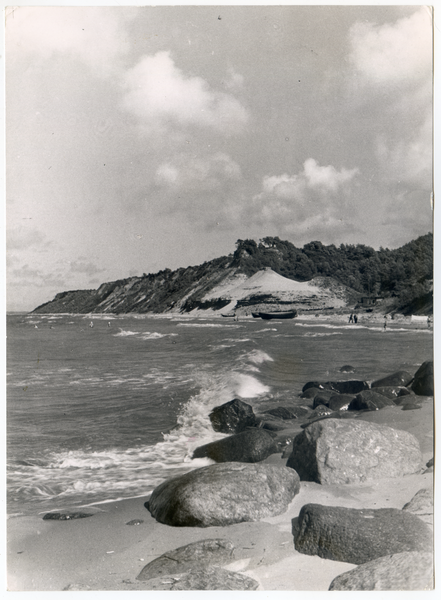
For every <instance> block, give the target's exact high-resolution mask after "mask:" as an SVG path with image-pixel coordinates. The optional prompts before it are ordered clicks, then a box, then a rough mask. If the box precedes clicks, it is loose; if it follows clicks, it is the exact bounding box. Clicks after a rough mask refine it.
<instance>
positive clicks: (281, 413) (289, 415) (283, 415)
mask: <svg viewBox="0 0 441 600" xmlns="http://www.w3.org/2000/svg"><path fill="white" fill-rule="evenodd" d="M263 414H264V415H272V416H273V417H277V418H279V419H284V420H286V421H289V420H290V419H297V415H296V414H295V413H294V412H293V411H292V410H291V409H289V408H285V407H284V406H278V407H277V408H270V409H269V410H266V411H265V412H264V413H263Z"/></svg>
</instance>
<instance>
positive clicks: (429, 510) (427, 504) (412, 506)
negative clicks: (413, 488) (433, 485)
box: [403, 488, 433, 526]
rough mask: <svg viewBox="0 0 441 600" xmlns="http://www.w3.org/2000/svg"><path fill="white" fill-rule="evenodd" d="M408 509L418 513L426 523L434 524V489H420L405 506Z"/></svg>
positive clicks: (404, 508) (415, 513)
mask: <svg viewBox="0 0 441 600" xmlns="http://www.w3.org/2000/svg"><path fill="white" fill-rule="evenodd" d="M403 510H407V511H409V512H411V513H413V514H414V515H417V517H419V518H420V519H422V520H423V521H424V522H425V523H427V524H428V525H430V526H432V525H433V491H432V490H431V489H429V488H423V489H421V490H418V492H417V493H416V494H415V496H414V497H413V498H412V500H410V502H407V503H406V504H405V505H404V506H403Z"/></svg>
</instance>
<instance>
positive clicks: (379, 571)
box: [329, 552, 433, 592]
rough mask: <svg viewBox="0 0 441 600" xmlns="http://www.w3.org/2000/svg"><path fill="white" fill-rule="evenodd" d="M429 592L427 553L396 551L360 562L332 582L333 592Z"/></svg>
mask: <svg viewBox="0 0 441 600" xmlns="http://www.w3.org/2000/svg"><path fill="white" fill-rule="evenodd" d="M431 589H433V555H432V553H431V552H399V553H397V554H389V555H387V556H382V557H381V558H377V559H375V560H372V561H370V562H367V563H364V564H362V565H360V566H359V567H356V568H355V569H352V570H351V571H347V572H346V573H342V574H341V575H339V576H338V577H336V578H335V579H333V580H332V582H331V585H330V586H329V591H330V592H335V591H369V590H371V591H378V592H380V591H384V592H385V591H395V592H397V591H398V590H399V591H403V592H411V591H419V590H421V591H422V590H431Z"/></svg>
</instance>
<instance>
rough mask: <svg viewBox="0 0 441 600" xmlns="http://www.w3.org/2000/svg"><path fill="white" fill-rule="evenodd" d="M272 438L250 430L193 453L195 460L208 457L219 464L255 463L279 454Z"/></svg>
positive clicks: (200, 448) (205, 446) (263, 432)
mask: <svg viewBox="0 0 441 600" xmlns="http://www.w3.org/2000/svg"><path fill="white" fill-rule="evenodd" d="M277 450H278V449H277V446H276V444H275V443H274V440H273V438H272V436H271V435H270V434H269V433H267V432H266V431H264V430H263V429H250V430H248V431H242V432H241V433H236V435H230V436H229V437H226V438H223V439H221V440H216V441H215V442H210V443H209V444H205V445H204V446H199V447H198V448H196V450H195V451H194V452H193V458H203V457H208V458H211V460H215V461H216V462H218V463H224V462H246V463H255V462H259V461H261V460H264V459H265V458H267V457H268V456H270V454H275V453H276V452H277Z"/></svg>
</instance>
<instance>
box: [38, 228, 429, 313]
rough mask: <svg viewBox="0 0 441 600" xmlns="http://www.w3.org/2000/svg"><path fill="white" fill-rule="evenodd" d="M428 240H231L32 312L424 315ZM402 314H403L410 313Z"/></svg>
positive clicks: (62, 295) (60, 297)
mask: <svg viewBox="0 0 441 600" xmlns="http://www.w3.org/2000/svg"><path fill="white" fill-rule="evenodd" d="M432 258H433V240H432V235H431V234H427V235H425V236H421V237H420V238H418V239H417V240H414V241H412V242H409V243H408V244H406V245H405V246H403V247H402V248H398V249H396V250H388V249H380V250H379V251H375V250H374V249H373V248H369V247H367V246H363V245H357V246H352V245H344V244H342V245H341V246H340V247H338V248H337V247H336V246H334V245H332V244H331V245H330V246H324V245H323V244H321V243H320V242H310V243H309V244H306V245H305V246H304V247H303V249H299V248H296V247H295V246H294V245H293V244H291V243H290V242H283V241H281V240H279V238H264V239H263V240H261V241H260V243H259V244H257V243H256V242H255V241H254V240H238V242H237V243H236V251H235V252H234V254H230V255H228V256H222V257H219V258H216V259H214V260H211V261H209V262H205V263H203V264H201V265H196V266H190V267H187V268H180V269H176V270H175V271H171V270H170V269H165V270H163V271H159V272H158V273H155V274H148V275H146V274H144V275H142V276H141V277H130V278H127V279H120V280H117V281H112V282H107V283H103V284H102V285H100V287H99V288H98V289H96V290H74V291H67V292H62V293H59V294H57V295H56V296H55V298H54V299H53V300H52V301H50V302H46V303H45V304H42V305H41V306H39V307H37V308H36V309H35V310H34V311H33V312H37V313H116V314H121V313H148V312H150V313H166V312H181V313H185V312H190V311H193V310H215V311H223V312H229V311H232V310H235V311H236V312H237V311H240V312H241V313H242V314H243V313H247V314H249V313H250V312H251V310H261V309H262V308H263V307H270V308H271V309H272V310H287V309H290V308H297V309H299V308H300V309H304V310H325V309H329V308H342V307H345V306H351V307H354V306H356V304H357V302H360V301H362V299H363V297H365V298H366V297H368V298H372V299H377V298H380V299H381V300H385V301H386V303H387V306H388V311H389V312H392V311H399V312H403V313H404V314H406V312H409V311H410V313H413V314H430V313H431V306H432ZM410 313H409V314H410Z"/></svg>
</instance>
